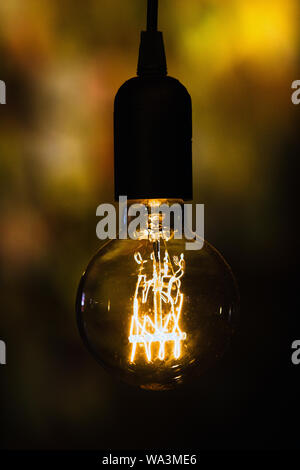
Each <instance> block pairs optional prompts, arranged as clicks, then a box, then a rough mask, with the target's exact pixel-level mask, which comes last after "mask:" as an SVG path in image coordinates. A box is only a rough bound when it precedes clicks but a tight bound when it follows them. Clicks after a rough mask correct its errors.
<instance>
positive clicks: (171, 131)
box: [114, 0, 193, 200]
mask: <svg viewBox="0 0 300 470" xmlns="http://www.w3.org/2000/svg"><path fill="white" fill-rule="evenodd" d="M157 17H158V0H148V11H147V31H142V32H141V42H140V50H139V59H138V69H137V77H134V78H131V79H130V80H128V81H126V82H125V83H124V84H123V85H122V86H121V87H120V89H119V90H118V92H117V94H116V97H115V105H114V152H115V198H116V199H118V197H119V196H127V197H128V199H183V200H191V199H192V197H193V191H192V105H191V97H190V95H189V93H188V91H187V90H186V88H185V87H184V86H183V85H182V84H181V83H180V82H179V81H178V80H176V79H175V78H172V77H169V76H168V75H167V65H166V56H165V49H164V42H163V35H162V33H161V32H160V31H157Z"/></svg>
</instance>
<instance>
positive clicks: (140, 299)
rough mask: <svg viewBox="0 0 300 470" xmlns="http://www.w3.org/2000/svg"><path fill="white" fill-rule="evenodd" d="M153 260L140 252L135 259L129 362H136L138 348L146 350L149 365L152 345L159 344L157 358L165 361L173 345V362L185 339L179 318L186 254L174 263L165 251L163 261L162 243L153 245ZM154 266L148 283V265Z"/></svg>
mask: <svg viewBox="0 0 300 470" xmlns="http://www.w3.org/2000/svg"><path fill="white" fill-rule="evenodd" d="M153 246H154V249H153V251H152V253H151V256H150V260H144V259H143V258H142V256H141V254H140V253H139V252H137V253H135V255H134V259H135V261H136V263H137V264H138V265H139V266H140V269H139V275H138V280H137V284H136V289H135V294H134V299H133V315H132V318H131V325H130V334H129V342H130V343H132V349H131V356H130V362H133V361H134V358H135V354H136V349H137V345H138V344H140V345H142V346H144V348H145V356H146V359H147V361H148V362H150V361H151V360H152V350H151V346H152V343H155V342H158V343H159V351H158V358H159V359H160V360H161V361H162V360H164V359H165V357H166V351H165V344H166V343H167V342H173V343H174V347H173V354H174V358H176V359H177V358H179V357H180V355H181V340H184V339H186V333H183V332H182V331H181V330H180V327H179V318H180V314H181V310H182V304H183V294H182V293H181V291H180V286H181V281H180V279H181V278H182V276H183V274H184V268H185V262H184V257H183V254H181V255H180V258H178V257H177V256H174V257H173V263H174V265H175V268H173V264H172V261H171V259H170V256H169V253H168V251H167V249H166V248H165V252H164V258H163V261H161V250H160V245H159V242H157V241H156V242H154V245H153ZM148 262H152V265H153V276H152V278H150V279H147V276H146V274H144V269H145V266H144V265H145V263H148Z"/></svg>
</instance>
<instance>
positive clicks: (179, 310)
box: [76, 238, 239, 390]
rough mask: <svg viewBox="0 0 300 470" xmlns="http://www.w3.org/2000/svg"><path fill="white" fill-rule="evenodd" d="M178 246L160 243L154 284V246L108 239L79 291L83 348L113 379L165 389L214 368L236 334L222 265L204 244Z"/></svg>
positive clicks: (233, 300)
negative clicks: (200, 245)
mask: <svg viewBox="0 0 300 470" xmlns="http://www.w3.org/2000/svg"><path fill="white" fill-rule="evenodd" d="M185 242H186V240H185V239H182V240H176V239H174V238H173V239H171V240H169V241H168V242H167V243H166V244H165V245H163V244H162V245H161V248H160V255H159V256H160V259H159V263H160V272H161V278H158V276H157V272H158V271H157V270H156V267H154V265H155V266H157V264H156V262H155V258H154V254H153V253H154V252H153V243H151V242H149V241H148V240H131V239H126V240H111V241H109V242H108V243H106V244H105V245H104V246H103V247H102V248H101V249H100V250H99V251H98V252H97V253H96V255H95V256H94V257H93V259H92V260H91V262H90V263H89V265H88V267H87V269H86V272H85V273H84V274H83V276H82V278H81V281H80V285H79V288H78V294H77V302H76V309H77V320H78V326H79V330H80V333H81V336H82V338H83V340H84V342H85V344H86V346H87V347H88V349H89V350H90V352H91V353H92V354H93V355H94V356H95V358H96V359H97V360H98V361H99V363H101V364H102V365H103V366H104V367H105V368H106V369H108V370H109V371H110V372H111V373H112V374H114V375H115V376H117V377H118V378H120V379H121V380H123V381H125V382H127V383H130V384H132V385H136V386H139V387H142V388H144V389H150V390H168V389H170V388H173V387H175V386H176V385H179V384H182V383H183V382H185V381H186V380H188V379H189V378H194V377H195V376H197V375H198V374H199V373H201V372H202V371H204V370H206V369H207V368H208V367H211V366H213V364H214V363H215V362H216V361H217V360H218V358H220V357H221V356H222V355H223V353H224V352H225V350H226V349H227V347H228V345H229V342H230V339H231V337H232V334H233V333H234V331H235V328H236V321H237V314H238V308H239V305H238V304H239V296H238V290H237V286H236V282H235V279H234V277H233V274H232V271H231V269H230V267H229V265H228V264H227V263H226V261H225V260H224V258H223V257H222V256H221V255H220V253H219V252H218V251H217V250H216V249H215V248H214V247H213V246H212V245H210V244H209V243H207V242H204V244H203V247H202V249H200V250H195V251H193V250H191V251H188V250H185ZM157 260H158V258H156V261H157ZM155 273H156V274H155ZM154 278H155V279H154ZM159 283H161V284H159ZM155 286H156V288H155ZM157 286H158V287H157ZM159 286H160V287H161V288H160V287H159ZM159 289H160V291H159V292H160V294H158V290H159Z"/></svg>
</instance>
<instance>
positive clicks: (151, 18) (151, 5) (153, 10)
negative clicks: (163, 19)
mask: <svg viewBox="0 0 300 470" xmlns="http://www.w3.org/2000/svg"><path fill="white" fill-rule="evenodd" d="M157 17H158V0H148V9H147V31H157Z"/></svg>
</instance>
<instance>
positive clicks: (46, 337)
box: [0, 0, 300, 449]
mask: <svg viewBox="0 0 300 470" xmlns="http://www.w3.org/2000/svg"><path fill="white" fill-rule="evenodd" d="M145 5H146V0H85V1H84V2H73V1H71V0H51V1H50V0H26V2H25V1H22V0H10V1H5V2H1V3H0V79H1V80H4V81H5V82H6V86H7V104H6V105H1V106H0V115H1V117H0V188H1V189H0V190H1V202H0V204H1V206H0V210H1V215H0V230H1V232H0V255H1V273H0V280H1V294H0V295H1V317H0V338H1V339H3V340H5V342H6V344H7V365H6V366H1V369H0V390H1V405H0V407H1V411H0V412H1V415H0V432H1V438H0V447H1V448H9V449H16V448H22V449H24V448H31V449H88V448H101V449H104V448H110V449H114V448H121V449H130V448H141V449H150V448H155V447H156V448H161V449H180V448H189V447H190V448H199V449H246V448H247V449H269V448H293V447H297V446H298V445H299V442H298V441H299V440H298V430H297V429H298V426H299V421H300V412H299V405H298V396H299V392H300V387H299V378H300V365H299V366H298V368H299V370H298V368H297V366H293V365H292V363H291V359H290V358H291V343H292V341H293V340H295V339H300V325H299V321H298V318H297V317H298V314H299V303H298V289H299V287H298V279H297V276H298V272H297V266H298V250H297V243H298V239H297V238H298V237H297V235H298V232H297V228H296V227H297V219H298V207H297V197H298V191H297V189H298V173H297V171H296V161H297V159H298V155H299V142H298V129H299V125H298V123H299V118H300V106H299V107H298V108H297V106H294V105H293V104H292V103H291V92H292V90H291V83H292V81H293V80H295V79H300V62H299V58H300V37H299V19H300V4H299V2H298V1H297V0H272V1H271V0H227V1H226V2H224V1H223V0H201V1H199V0H186V1H183V0H161V1H160V20H159V25H160V29H161V30H163V31H164V37H165V45H166V52H167V59H168V70H169V74H170V75H172V76H175V77H176V78H178V79H179V80H180V81H181V82H182V83H183V84H184V85H185V86H186V87H187V88H188V90H189V92H190V94H191V96H192V100H193V134H194V135H193V166H194V195H195V198H194V202H199V203H204V204H205V210H206V214H205V223H206V227H205V234H206V238H207V240H208V241H210V242H211V243H212V244H213V245H215V246H216V247H217V248H218V249H219V250H220V251H221V253H222V254H223V255H224V256H225V258H226V259H227V261H228V262H229V263H230V265H231V266H232V269H233V271H234V273H235V275H236V278H237V281H238V283H239V286H240V294H241V325H240V332H239V334H238V335H237V336H236V338H235V340H234V343H233V346H232V349H231V350H230V352H229V353H228V354H227V356H226V357H225V358H224V359H223V360H222V362H220V363H219V365H218V366H217V367H216V368H215V369H213V370H211V371H210V372H207V373H206V374H205V375H204V376H202V377H201V378H200V379H199V380H197V381H195V383H194V384H193V385H191V386H189V387H188V388H186V389H179V390H176V391H172V392H167V393H153V392H145V391H139V390H136V389H134V388H130V387H128V386H126V385H124V384H120V383H118V382H116V381H115V380H114V379H113V378H111V377H110V376H109V375H107V373H106V372H104V371H103V370H102V369H101V367H99V366H98V365H97V364H96V362H95V361H94V360H93V358H92V357H91V356H90V355H89V353H88V352H87V351H86V350H85V348H84V346H83V344H82V343H81V340H80V338H79V334H78V331H77V326H76V322H75V313H74V302H75V294H76V289H77V285H78V281H79V279H80V275H81V273H82V271H83V270H84V268H85V266H86V265H87V262H88V260H89V259H90V257H91V256H92V255H93V254H94V252H95V251H96V250H97V248H98V246H99V240H97V238H96V233H95V228H96V222H97V220H96V215H95V213H96V207H97V206H98V205H99V204H100V203H102V202H112V201H113V134H112V113H113V99H114V95H115V93H116V91H117V89H118V87H119V86H120V85H121V84H122V83H123V82H124V81H125V80H126V79H128V78H129V77H131V76H133V75H135V70H136V63H137V52H138V42H139V32H140V30H141V29H144V27H145Z"/></svg>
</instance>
